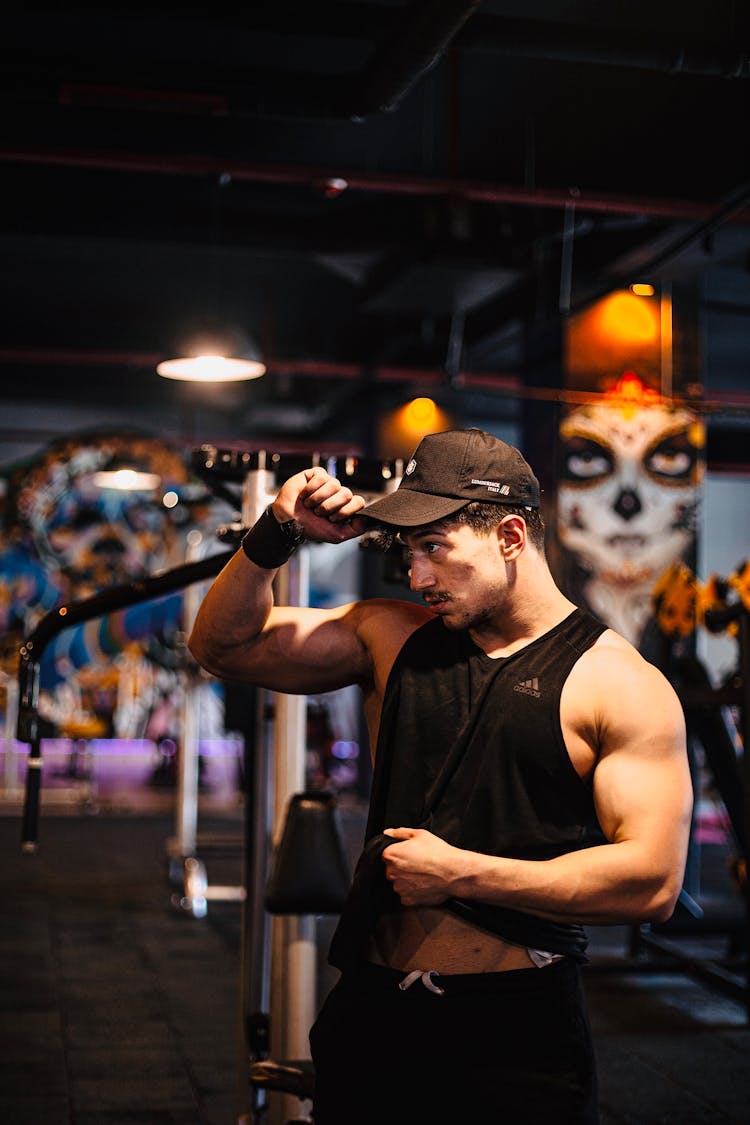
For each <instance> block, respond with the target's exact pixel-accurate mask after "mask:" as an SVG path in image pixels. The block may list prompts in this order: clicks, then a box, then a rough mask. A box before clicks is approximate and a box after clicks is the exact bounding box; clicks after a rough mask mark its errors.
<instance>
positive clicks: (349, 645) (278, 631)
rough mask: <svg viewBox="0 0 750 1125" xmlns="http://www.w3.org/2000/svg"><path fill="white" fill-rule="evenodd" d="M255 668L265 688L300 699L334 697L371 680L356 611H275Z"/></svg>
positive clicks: (257, 648)
mask: <svg viewBox="0 0 750 1125" xmlns="http://www.w3.org/2000/svg"><path fill="white" fill-rule="evenodd" d="M249 663H250V665H251V667H252V668H253V669H254V670H255V671H256V674H257V672H262V674H263V676H264V684H263V686H265V687H270V688H272V689H273V690H275V691H287V692H294V693H297V694H309V693H311V692H316V693H317V692H322V691H333V690H335V689H336V688H340V687H346V686H347V685H349V684H355V683H362V682H363V681H364V680H366V679H368V678H369V677H370V675H371V660H370V654H369V652H368V650H367V648H366V646H365V645H364V643H363V641H362V639H361V637H360V633H359V629H358V627H357V614H356V607H355V606H342V607H340V608H338V609H335V610H319V609H298V608H291V607H285V606H279V607H275V608H274V609H273V610H272V611H271V613H270V615H269V618H268V621H267V622H266V625H265V627H264V629H263V631H262V633H261V635H260V637H259V638H258V640H257V642H256V644H255V646H254V649H253V651H252V652H251V653H250V654H249Z"/></svg>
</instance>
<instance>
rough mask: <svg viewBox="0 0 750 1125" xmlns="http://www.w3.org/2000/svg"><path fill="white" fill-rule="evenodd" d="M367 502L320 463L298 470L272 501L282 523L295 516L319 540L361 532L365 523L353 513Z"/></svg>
mask: <svg viewBox="0 0 750 1125" xmlns="http://www.w3.org/2000/svg"><path fill="white" fill-rule="evenodd" d="M364 506H365V500H364V497H362V496H357V495H355V493H353V492H352V490H351V489H350V488H347V487H346V485H342V484H341V483H340V481H338V480H337V479H336V477H332V476H330V474H329V473H327V472H326V471H325V469H322V468H320V467H317V468H314V469H303V470H302V472H301V473H295V475H294V476H293V477H290V478H289V480H288V481H286V482H285V483H284V484H283V485H282V487H281V489H280V491H279V494H278V496H277V497H276V499H275V500H274V502H273V504H272V508H273V514H274V515H275V517H276V519H277V520H278V521H279V523H285V522H286V521H287V520H291V519H294V520H296V521H297V523H299V524H300V525H301V526H302V529H303V531H304V533H305V537H306V538H307V539H312V540H313V541H314V542H316V543H344V542H345V541H346V540H347V539H354V538H355V537H356V536H357V535H361V534H362V532H363V531H364V530H365V526H366V523H365V521H363V520H357V519H353V517H354V516H356V514H357V512H359V511H360V510H361V509H362V508H364Z"/></svg>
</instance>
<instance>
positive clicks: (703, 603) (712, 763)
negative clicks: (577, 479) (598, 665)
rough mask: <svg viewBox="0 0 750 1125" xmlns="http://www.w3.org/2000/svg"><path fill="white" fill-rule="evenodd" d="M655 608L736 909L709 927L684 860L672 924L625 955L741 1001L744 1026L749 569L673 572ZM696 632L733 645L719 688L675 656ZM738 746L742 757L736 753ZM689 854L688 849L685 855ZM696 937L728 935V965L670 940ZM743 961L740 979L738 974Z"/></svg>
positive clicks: (749, 908)
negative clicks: (663, 963) (724, 839)
mask: <svg viewBox="0 0 750 1125" xmlns="http://www.w3.org/2000/svg"><path fill="white" fill-rule="evenodd" d="M654 604H655V609H656V617H657V623H658V625H659V627H660V629H661V632H662V636H663V640H664V654H663V670H664V672H665V673H666V674H667V676H668V677H669V678H670V679H671V681H672V683H673V685H674V687H675V690H676V691H677V694H678V696H679V698H680V702H681V703H682V706H683V710H684V712H685V722H686V727H687V732H688V742H689V745H691V744H694V743H695V742H697V743H698V744H700V746H701V747H702V748H703V752H704V755H705V760H706V764H707V766H708V768H709V770H710V771H711V774H712V776H713V779H714V783H715V786H716V790H717V791H718V793H719V795H720V797H721V799H722V802H723V804H724V807H725V808H726V811H727V815H728V818H729V823H730V826H731V831H732V835H733V837H734V840H735V842H736V845H737V849H738V856H737V857H736V859H735V862H734V865H733V866H734V875H735V882H736V885H737V889H738V891H739V909H738V911H737V913H736V915H735V916H732V917H723V918H717V919H713V918H710V917H707V916H706V915H705V913H704V911H703V910H702V908H701V907H700V906H699V905H698V903H697V902H696V901H695V900H694V899H693V897H692V896H691V894H690V891H691V886H690V874H691V866H692V861H693V859H694V856H692V857H691V856H690V855H689V857H688V869H687V877H686V886H685V888H683V892H682V894H681V896H680V902H679V904H678V911H676V912H675V916H674V918H673V919H671V920H670V921H669V922H665V923H662V924H659V925H642V926H636V927H634V928H633V930H632V935H631V954H632V955H633V957H634V958H636V959H637V958H638V956H639V954H640V953H641V952H642V951H644V950H645V951H653V952H655V953H658V954H661V955H663V956H665V957H667V958H669V959H671V960H673V961H675V962H676V963H677V964H678V965H679V966H681V967H682V969H683V970H684V971H687V972H689V973H692V974H693V975H694V976H697V977H699V978H701V979H704V980H705V981H707V982H708V983H709V984H713V985H715V986H716V987H717V988H719V989H721V990H722V991H723V992H725V993H727V994H728V995H730V996H733V997H734V998H736V999H739V1000H741V1001H742V1002H743V1003H744V1004H745V1007H746V1010H747V1013H748V1018H749V1019H750V973H749V972H748V962H749V961H750V888H749V887H748V881H747V853H748V832H749V828H750V755H749V754H748V753H747V752H746V747H747V745H748V737H749V736H750V680H749V677H750V562H747V561H746V562H743V563H741V564H740V566H739V567H738V569H737V572H736V573H735V574H733V575H731V576H730V577H729V578H728V579H726V580H722V579H719V578H717V577H716V576H712V577H711V578H710V579H709V581H708V583H707V584H706V585H705V586H701V584H700V583H698V581H697V580H696V578H695V576H694V575H692V574H691V572H690V571H689V570H688V568H687V567H685V566H684V565H683V564H675V566H674V567H672V568H671V569H670V570H669V571H668V572H667V573H666V575H665V576H664V578H663V579H662V580H661V582H660V583H659V585H658V586H657V588H656V590H655V599H654ZM698 626H702V627H704V628H706V629H707V630H709V631H710V632H712V633H721V632H724V631H727V632H729V633H730V634H731V635H732V636H734V637H736V639H737V642H738V669H737V672H736V673H735V675H734V676H732V677H731V678H730V680H729V682H728V683H726V684H724V685H722V686H720V687H717V688H714V687H713V686H712V685H711V682H710V680H709V677H708V674H707V673H706V670H705V668H704V667H703V666H702V664H701V663H700V661H699V660H698V659H697V658H696V657H694V656H692V655H690V654H688V655H685V653H684V651H682V652H680V650H681V649H682V650H684V647H685V646H684V644H683V643H682V642H684V641H685V640H686V639H687V638H690V637H691V635H692V634H693V632H694V631H695V629H696V627H698ZM729 707H731V708H736V709H737V711H738V712H739V714H740V716H741V719H740V724H739V729H734V728H733V727H732V728H730V726H729V725H728V718H727V713H726V709H727V708H729ZM738 739H739V741H740V742H741V745H742V752H741V754H738V752H737V749H736V742H737V740H738ZM694 850H695V844H694V843H693V841H691V851H693V852H694ZM680 906H681V907H682V908H683V909H682V917H681V916H680V912H679V907H680ZM697 933H720V934H726V936H727V938H728V951H727V957H726V958H725V959H718V958H716V959H712V960H707V959H701V958H697V957H695V956H691V955H689V954H687V953H685V952H684V951H683V950H682V949H681V948H680V946H679V943H678V942H677V941H676V940H675V939H676V938H677V937H678V936H679V935H681V934H697ZM743 961H744V975H743V974H742V971H741V969H738V965H739V964H740V963H741V962H743ZM641 967H642V966H641Z"/></svg>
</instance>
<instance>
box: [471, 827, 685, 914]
mask: <svg viewBox="0 0 750 1125" xmlns="http://www.w3.org/2000/svg"><path fill="white" fill-rule="evenodd" d="M680 885H681V869H680V865H679V863H678V862H675V863H674V864H673V865H672V867H671V868H667V867H665V865H663V864H662V863H659V862H653V861H652V860H650V859H649V857H648V856H647V855H646V854H645V852H644V849H643V847H642V846H641V845H639V844H636V843H635V842H632V841H623V842H621V843H614V844H602V845H601V846H600V847H594V848H586V849H584V850H582V851H579V852H572V853H570V854H568V855H563V856H559V857H557V858H556V859H550V860H543V861H531V860H516V859H506V858H497V857H494V856H486V855H481V854H480V853H478V852H464V853H463V855H462V858H461V859H460V860H459V862H458V864H457V874H456V877H455V878H454V880H453V882H452V890H451V894H452V896H453V897H455V898H465V899H468V900H479V901H481V902H487V903H492V904H495V905H499V906H507V907H511V908H512V909H514V910H522V911H525V912H526V913H530V914H537V915H538V916H539V917H541V918H549V919H551V920H553V921H556V922H579V923H583V924H586V923H588V924H591V925H616V924H622V923H626V922H634V921H645V920H651V921H663V920H665V919H666V918H668V917H669V916H670V915H671V913H672V911H673V910H674V905H675V902H676V898H677V895H678V894H679V891H680Z"/></svg>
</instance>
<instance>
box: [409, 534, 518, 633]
mask: <svg viewBox="0 0 750 1125" xmlns="http://www.w3.org/2000/svg"><path fill="white" fill-rule="evenodd" d="M401 538H402V540H403V541H404V543H405V544H406V547H407V557H408V561H409V567H410V570H409V580H410V584H411V588H412V590H414V591H415V592H417V593H419V594H421V595H422V599H423V601H424V603H425V605H427V606H428V607H429V608H430V609H431V610H432V611H433V612H434V613H435V614H436V615H437V616H438V617H441V618H442V620H443V622H444V624H445V625H446V627H447V628H449V629H468V628H471V627H475V626H479V625H481V624H482V623H483V622H485V621H489V620H491V618H492V617H493V616H495V615H496V614H497V613H498V612H499V611H500V610H501V609H502V607H503V606H504V605H505V603H506V600H507V586H508V581H507V576H506V571H505V567H504V565H503V560H502V556H501V553H500V544H499V539H498V535H497V534H495V533H491V534H490V535H482V534H480V533H478V532H476V531H474V530H473V529H472V528H470V527H468V526H467V525H466V524H456V523H444V524H443V523H441V522H437V523H434V524H430V525H428V526H427V527H424V528H417V529H415V530H413V531H404V532H402V534H401Z"/></svg>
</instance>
